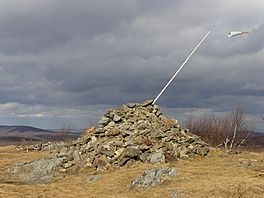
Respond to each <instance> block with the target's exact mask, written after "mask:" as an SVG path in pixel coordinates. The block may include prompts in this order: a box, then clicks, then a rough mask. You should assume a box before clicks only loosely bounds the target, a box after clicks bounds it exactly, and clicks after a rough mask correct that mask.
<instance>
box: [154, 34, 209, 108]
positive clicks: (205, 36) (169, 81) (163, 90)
mask: <svg viewBox="0 0 264 198" xmlns="http://www.w3.org/2000/svg"><path fill="white" fill-rule="evenodd" d="M210 32H211V31H208V32H207V34H206V35H205V36H204V37H203V39H202V40H201V41H200V42H199V44H198V45H197V46H196V47H195V48H194V50H193V51H192V52H191V53H190V55H189V56H188V57H187V59H186V60H185V61H184V62H183V63H182V65H181V67H180V68H179V69H178V70H177V71H176V73H175V74H174V75H173V76H172V78H171V79H170V80H169V82H168V83H167V84H166V85H165V87H164V88H163V89H162V90H161V92H160V93H159V95H158V96H157V97H156V98H155V100H154V101H153V104H155V102H156V101H157V100H158V99H159V97H160V96H161V95H162V94H163V92H164V91H165V90H166V89H167V87H168V86H169V85H170V83H171V82H172V81H173V79H174V78H175V77H176V76H177V74H178V73H179V72H180V71H181V69H182V68H183V67H184V65H185V64H186V63H187V62H188V60H189V59H190V58H191V56H192V55H193V53H194V52H195V51H196V50H197V48H198V47H199V46H200V45H201V44H202V42H203V41H204V40H205V39H206V37H207V36H208V35H209V34H210Z"/></svg>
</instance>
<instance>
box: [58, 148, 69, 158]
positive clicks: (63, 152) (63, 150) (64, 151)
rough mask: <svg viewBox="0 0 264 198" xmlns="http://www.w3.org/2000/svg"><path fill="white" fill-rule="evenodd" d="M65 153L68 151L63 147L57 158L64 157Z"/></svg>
mask: <svg viewBox="0 0 264 198" xmlns="http://www.w3.org/2000/svg"><path fill="white" fill-rule="evenodd" d="M67 152H68V149H67V148H66V147H65V146H64V147H62V148H61V149H60V151H59V154H58V156H59V157H63V156H66V155H67Z"/></svg>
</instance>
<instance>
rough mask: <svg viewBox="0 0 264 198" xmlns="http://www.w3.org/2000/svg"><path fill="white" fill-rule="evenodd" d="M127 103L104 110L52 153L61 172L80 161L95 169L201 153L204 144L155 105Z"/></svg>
mask: <svg viewBox="0 0 264 198" xmlns="http://www.w3.org/2000/svg"><path fill="white" fill-rule="evenodd" d="M152 102H153V101H152V100H147V101H145V102H144V103H143V104H137V103H128V104H126V105H123V106H121V107H120V108H118V109H116V110H109V111H107V112H106V113H105V114H104V116H103V117H102V118H101V119H100V121H99V122H98V125H99V126H98V127H97V128H95V129H92V130H88V131H87V132H86V133H84V134H83V135H82V136H81V137H80V138H79V139H78V140H77V141H74V142H72V143H71V144H69V145H68V146H64V147H62V148H61V149H60V150H59V151H57V152H56V153H55V154H54V155H55V156H56V157H60V158H62V159H63V164H62V169H61V171H63V170H64V171H66V169H67V168H69V167H71V166H74V165H78V164H79V165H80V164H83V163H84V164H83V165H85V166H88V167H95V168H97V169H99V170H100V169H107V168H108V167H110V166H119V167H120V166H123V165H125V164H134V163H138V162H150V163H158V162H168V161H170V160H174V159H188V158H190V157H194V156H197V155H198V156H205V155H207V153H208V152H209V148H208V145H207V144H206V143H205V142H203V141H201V140H200V139H199V137H197V136H195V135H193V134H191V133H189V131H188V129H182V128H181V127H180V125H179V124H178V123H177V120H174V119H169V118H167V117H165V116H163V115H162V113H161V112H160V109H159V107H158V106H157V105H153V104H152Z"/></svg>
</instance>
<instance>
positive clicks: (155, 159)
mask: <svg viewBox="0 0 264 198" xmlns="http://www.w3.org/2000/svg"><path fill="white" fill-rule="evenodd" d="M149 162H150V163H152V164H156V163H160V162H162V163H164V162H165V155H164V154H163V152H158V153H154V154H152V155H151V156H150V160H149Z"/></svg>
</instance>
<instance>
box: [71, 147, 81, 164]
mask: <svg viewBox="0 0 264 198" xmlns="http://www.w3.org/2000/svg"><path fill="white" fill-rule="evenodd" d="M79 152H80V151H79V150H75V151H74V152H73V159H74V161H75V162H79V161H80V160H81V156H80V153H79Z"/></svg>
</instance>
